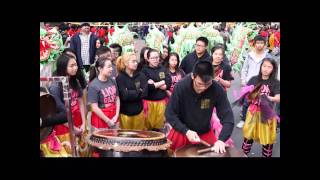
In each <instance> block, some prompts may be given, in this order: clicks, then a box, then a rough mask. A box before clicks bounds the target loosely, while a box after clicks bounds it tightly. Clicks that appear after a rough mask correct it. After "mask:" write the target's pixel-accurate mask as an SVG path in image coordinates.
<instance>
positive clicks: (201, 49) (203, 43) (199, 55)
mask: <svg viewBox="0 0 320 180" xmlns="http://www.w3.org/2000/svg"><path fill="white" fill-rule="evenodd" d="M195 46H196V47H195V50H194V52H192V53H190V54H188V55H186V57H184V58H183V59H182V61H181V65H180V68H181V69H182V70H183V71H184V72H185V73H186V74H189V73H191V72H192V68H193V66H194V65H195V63H196V62H198V61H202V60H208V61H210V62H211V57H210V55H209V53H208V51H207V47H208V39H207V38H206V37H199V38H198V39H197V40H196V45H195Z"/></svg>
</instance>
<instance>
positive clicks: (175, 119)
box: [165, 61, 234, 153]
mask: <svg viewBox="0 0 320 180" xmlns="http://www.w3.org/2000/svg"><path fill="white" fill-rule="evenodd" d="M212 74H213V67H212V64H211V62H209V61H199V62H198V63H196V64H195V66H194V67H193V71H192V73H191V74H189V75H187V76H186V77H185V78H184V79H182V80H181V81H179V82H178V83H177V84H176V86H175V89H174V91H173V94H172V96H171V99H170V101H169V104H168V106H167V109H166V112H165V117H166V119H167V121H168V122H169V124H170V125H171V126H172V129H171V130H170V132H169V135H168V139H169V140H171V141H172V145H171V147H170V148H171V149H172V150H173V151H175V150H176V149H178V148H181V147H183V146H185V145H188V144H196V143H199V142H200V140H203V141H206V142H207V143H209V144H211V145H214V146H213V150H214V152H216V153H224V152H226V149H225V147H226V145H225V141H226V140H227V139H228V138H229V137H230V136H231V134H232V131H233V127H234V117H233V112H232V109H231V106H230V103H229V101H228V99H227V94H226V92H225V90H224V89H223V87H222V86H221V85H220V84H218V82H216V81H214V80H213V77H212ZM214 107H215V108H216V110H217V115H218V117H219V118H220V120H221V124H222V126H223V128H222V130H221V133H220V135H219V137H215V135H214V132H213V130H212V129H211V125H210V120H211V116H212V110H213V108H214Z"/></svg>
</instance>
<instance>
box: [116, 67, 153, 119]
mask: <svg viewBox="0 0 320 180" xmlns="http://www.w3.org/2000/svg"><path fill="white" fill-rule="evenodd" d="M116 81H117V85H118V89H119V96H120V113H122V114H125V115H128V116H133V115H137V114H139V113H140V112H141V111H142V109H143V103H142V99H143V98H144V97H146V96H147V93H148V88H147V87H148V84H147V79H146V77H145V75H144V74H143V73H141V72H135V73H134V74H133V76H132V77H130V76H129V75H128V74H127V73H126V72H120V73H119V75H118V76H117V78H116Z"/></svg>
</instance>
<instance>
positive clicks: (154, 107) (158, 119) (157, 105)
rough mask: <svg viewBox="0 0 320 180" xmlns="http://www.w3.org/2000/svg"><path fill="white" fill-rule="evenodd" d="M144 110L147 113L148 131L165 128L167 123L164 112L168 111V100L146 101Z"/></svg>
mask: <svg viewBox="0 0 320 180" xmlns="http://www.w3.org/2000/svg"><path fill="white" fill-rule="evenodd" d="M144 108H145V113H146V128H147V130H151V129H154V128H155V129H161V128H163V127H164V122H165V117H164V112H165V110H166V100H165V99H163V100H159V101H149V100H144Z"/></svg>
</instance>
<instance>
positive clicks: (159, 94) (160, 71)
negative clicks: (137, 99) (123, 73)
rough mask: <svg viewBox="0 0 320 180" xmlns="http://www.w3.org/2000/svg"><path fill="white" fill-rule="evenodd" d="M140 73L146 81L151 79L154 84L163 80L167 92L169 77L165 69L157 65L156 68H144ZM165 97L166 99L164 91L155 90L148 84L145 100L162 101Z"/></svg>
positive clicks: (169, 84)
mask: <svg viewBox="0 0 320 180" xmlns="http://www.w3.org/2000/svg"><path fill="white" fill-rule="evenodd" d="M141 72H142V73H144V75H145V76H146V78H147V81H148V80H149V79H152V80H153V81H154V82H159V81H161V80H165V82H166V85H167V90H169V89H170V87H171V76H170V75H169V74H168V72H167V71H166V69H165V67H163V66H161V65H159V66H158V67H156V68H152V67H149V66H144V67H143V69H142V70H141ZM165 97H167V93H166V91H165V90H162V89H159V88H157V89H156V88H155V86H154V85H153V84H148V96H147V97H145V99H147V100H162V99H164V98H165Z"/></svg>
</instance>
